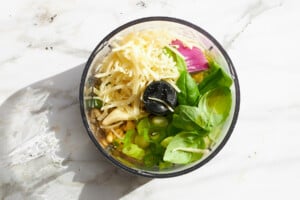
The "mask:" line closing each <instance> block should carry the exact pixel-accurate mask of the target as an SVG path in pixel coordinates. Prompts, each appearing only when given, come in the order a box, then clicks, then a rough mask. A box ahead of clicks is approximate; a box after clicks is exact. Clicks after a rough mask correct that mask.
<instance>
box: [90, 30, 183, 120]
mask: <svg viewBox="0 0 300 200" xmlns="http://www.w3.org/2000/svg"><path fill="white" fill-rule="evenodd" d="M173 39H174V37H172V35H171V34H170V33H168V32H167V31H163V30H143V31H138V32H132V33H129V34H127V35H125V36H123V37H119V38H118V39H117V40H116V41H114V42H113V43H112V44H111V45H112V51H111V53H110V54H109V55H108V56H107V57H105V58H104V59H103V61H102V62H100V63H98V66H96V67H95V68H96V73H95V77H96V78H99V79H100V80H101V81H100V86H99V88H94V91H95V93H96V95H97V96H98V97H99V98H100V99H101V100H102V101H103V106H102V108H101V110H102V111H103V113H107V116H106V118H110V119H112V116H109V115H111V114H113V113H114V112H113V110H114V109H119V110H120V111H121V112H124V113H127V114H128V116H130V119H132V118H134V119H139V118H140V117H143V116H145V115H147V113H145V111H144V110H143V109H142V101H141V95H142V93H143V91H144V90H145V88H146V87H147V85H148V84H149V83H151V82H152V81H158V80H165V81H167V82H169V83H170V84H171V85H176V80H177V79H178V77H179V73H178V70H177V68H176V66H175V64H176V63H175V62H174V61H173V59H172V58H170V57H169V56H168V55H166V54H165V53H164V52H163V48H164V47H165V46H167V45H169V44H170V43H171V41H172V40H173ZM99 65H101V67H99ZM176 89H177V88H176ZM116 119H118V118H116ZM104 121H105V119H104ZM113 123H116V121H111V120H110V122H109V124H113ZM109 124H106V125H109Z"/></svg>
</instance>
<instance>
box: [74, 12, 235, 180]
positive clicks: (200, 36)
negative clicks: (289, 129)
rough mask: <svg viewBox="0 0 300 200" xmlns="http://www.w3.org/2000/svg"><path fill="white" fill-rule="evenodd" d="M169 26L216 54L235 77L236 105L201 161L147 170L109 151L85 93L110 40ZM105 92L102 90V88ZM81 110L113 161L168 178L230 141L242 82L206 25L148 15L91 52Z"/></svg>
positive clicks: (137, 171) (95, 139)
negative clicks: (93, 119) (102, 140)
mask: <svg viewBox="0 0 300 200" xmlns="http://www.w3.org/2000/svg"><path fill="white" fill-rule="evenodd" d="M161 27H163V28H164V29H167V30H168V31H170V32H174V33H176V34H179V35H183V36H185V37H186V38H189V39H192V40H194V41H197V42H199V45H201V47H202V48H203V49H205V50H208V51H209V52H210V54H211V55H213V58H214V60H216V61H217V62H218V63H219V64H220V65H221V66H222V68H223V70H225V71H226V72H227V73H228V74H229V75H230V76H231V78H232V80H233V84H232V86H231V88H230V89H231V92H232V106H231V111H230V114H229V117H228V118H227V120H226V123H225V125H224V126H223V127H222V131H221V133H220V136H219V138H218V140H217V142H216V143H215V145H214V146H213V147H212V149H211V151H210V152H209V153H208V154H206V155H205V156H203V157H202V158H201V159H200V160H198V161H195V162H193V163H191V164H186V165H178V166H177V165H175V166H174V167H171V168H167V169H164V170H158V169H155V168H154V169H147V168H142V167H137V166H132V165H128V164H125V163H124V162H121V161H120V160H118V159H116V158H115V157H114V156H113V155H112V154H111V153H110V151H109V149H107V148H105V147H104V146H103V144H100V142H99V138H98V137H99V134H101V133H102V130H101V129H97V130H95V127H92V126H93V125H92V124H91V122H90V121H89V120H88V116H87V115H88V114H87V108H86V105H85V99H84V94H85V92H86V91H85V90H86V89H87V87H86V86H87V84H91V78H90V77H92V75H93V73H94V71H95V68H96V66H97V65H98V64H99V62H101V60H102V59H103V58H104V57H105V56H107V55H108V54H109V53H110V51H111V45H110V43H111V42H112V41H113V40H115V38H117V37H119V36H122V35H125V34H127V33H130V32H134V31H140V30H145V29H152V28H161ZM100 92H101V91H100ZM79 100H80V110H81V116H82V119H83V123H84V126H85V128H86V130H87V133H88V135H89V137H90V138H91V140H92V141H93V143H94V144H95V145H96V147H97V148H98V150H99V151H100V152H101V153H102V154H103V155H104V156H105V157H106V158H107V159H108V160H109V161H111V162H112V163H113V164H115V165H116V166H118V167H120V168H122V169H124V170H126V171H128V172H131V173H133V174H136V175H141V176H146V177H151V178H165V177H174V176H178V175H182V174H186V173H188V172H191V171H193V170H195V169H197V168H199V167H201V166H203V165H204V164H206V163H207V162H208V161H210V160H211V159H212V158H213V157H215V156H216V154H218V152H219V151H220V150H221V149H222V148H223V147H224V145H225V144H226V142H227V141H228V139H229V137H230V135H231V134H232V132H233V129H234V126H235V124H236V121H237V117H238V112H239V105H240V91H239V83H238V78H237V74H236V71H235V69H234V66H233V64H232V62H231V60H230V58H229V56H228V54H227V53H226V51H225V50H224V49H223V47H222V46H221V45H220V44H219V42H217V40H216V39H214V38H213V37H212V36H211V35H210V34H209V33H208V32H206V31H205V30H203V29H202V28H200V27H198V26H196V25H194V24H192V23H190V22H187V21H184V20H182V19H177V18H170V17H147V18H141V19H137V20H134V21H131V22H129V23H126V24H124V25H122V26H120V27H118V28H117V29H115V30H113V31H112V32H111V33H109V34H108V35H107V36H106V37H105V38H104V39H103V40H102V41H101V42H100V43H99V44H98V45H97V46H96V48H95V49H94V50H93V52H92V54H91V55H90V57H89V59H88V61H87V63H86V66H85V68H84V70H83V74H82V78H81V83H80V96H79Z"/></svg>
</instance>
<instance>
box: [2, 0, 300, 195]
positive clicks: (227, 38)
mask: <svg viewBox="0 0 300 200" xmlns="http://www.w3.org/2000/svg"><path fill="white" fill-rule="evenodd" d="M152 15H166V16H173V17H178V18H183V19H186V20H188V21H191V22H193V23H195V24H198V25H199V26H201V27H203V28H204V29H206V30H207V31H209V32H210V33H211V34H212V35H214V36H215V37H216V39H217V40H219V42H220V43H221V44H223V45H224V46H225V48H226V49H227V51H228V53H229V55H230V56H231V58H232V60H233V62H234V64H235V67H236V70H237V72H238V75H239V79H240V85H241V92H242V96H241V99H242V101H241V110H240V115H239V120H238V123H237V126H236V129H235V130H234V133H233V135H232V137H231V138H230V140H229V142H228V143H227V145H226V146H225V148H224V149H223V150H222V151H221V152H220V153H219V154H218V155H217V156H216V157H215V158H214V159H213V160H212V161H211V162H209V163H208V164H207V165H205V166H204V167H202V168H200V169H198V170H196V171H194V172H192V173H190V174H187V175H183V176H180V177H176V178H171V179H147V178H143V177H136V176H133V175H130V174H127V173H125V172H123V171H121V170H119V169H117V168H115V167H114V166H112V165H111V164H110V163H109V162H107V161H106V160H105V159H104V158H103V157H102V155H101V154H100V153H99V152H98V151H97V150H96V148H95V147H94V145H93V144H92V142H91V141H90V139H89V138H88V136H87V135H86V133H85V130H84V128H83V125H82V122H81V118H80V113H79V104H78V86H79V79H80V76H81V72H82V69H83V65H84V64H83V63H84V62H85V61H86V60H87V58H88V55H89V53H90V52H91V50H92V49H93V48H94V47H95V45H96V44H97V43H98V42H99V40H100V39H101V38H102V37H104V36H105V35H106V34H107V33H109V32H110V31H111V30H112V29H113V28H116V27H117V26H119V25H121V24H123V23H125V22H128V21H129V20H132V19H136V18H139V17H144V16H152ZM299 37H300V2H299V1H298V0H293V1H292V0H290V1H289V0H245V1H241V0H229V1H217V0H211V1H208V0H206V1H204V0H197V1H194V0H184V1H182V0H172V1H171V0H152V1H151V0H144V1H138V0H123V1H121V0H120V1H117V0H110V1H99V0H87V1H83V0H81V1H79V0H73V1H71V0H64V1H61V0H52V1H50V0H22V1H21V0H9V1H3V2H2V4H1V7H0V199H5V200H15V199H16V200H18V199H64V200H69V199H82V200H85V199H88V200H89V199H105V200H106V199H108V200H109V199H147V200H148V199H153V200H156V199H186V198H187V197H188V198H189V199H251V200H253V199H295V200H296V199H300V194H299V189H298V188H299V185H300V131H299V128H298V126H299V125H298V124H299V121H300V90H299V87H300V79H299V75H300V66H299V62H298V60H299V55H300V54H299V51H298V50H297V46H299V45H300V39H299Z"/></svg>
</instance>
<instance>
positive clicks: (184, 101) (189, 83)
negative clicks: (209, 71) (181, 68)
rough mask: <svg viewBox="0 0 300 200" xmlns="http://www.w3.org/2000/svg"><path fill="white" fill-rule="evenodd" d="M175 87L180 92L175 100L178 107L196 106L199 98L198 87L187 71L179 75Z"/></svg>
mask: <svg viewBox="0 0 300 200" xmlns="http://www.w3.org/2000/svg"><path fill="white" fill-rule="evenodd" d="M176 85H177V86H178V88H179V89H180V92H179V93H178V94H177V100H178V103H179V104H180V105H190V106H193V105H197V103H198V98H199V96H200V93H199V91H198V86H197V83H196V82H195V80H194V79H193V78H192V77H191V75H190V74H189V73H188V72H187V71H185V72H182V73H181V74H180V76H179V78H178V80H177V82H176Z"/></svg>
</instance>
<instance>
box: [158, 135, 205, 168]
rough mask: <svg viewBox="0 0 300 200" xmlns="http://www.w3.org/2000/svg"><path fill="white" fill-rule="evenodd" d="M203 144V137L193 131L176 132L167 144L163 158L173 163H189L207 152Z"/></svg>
mask: <svg viewBox="0 0 300 200" xmlns="http://www.w3.org/2000/svg"><path fill="white" fill-rule="evenodd" d="M203 146H205V143H204V140H203V138H202V137H199V135H197V134H195V133H194V132H181V133H178V134H177V135H176V136H175V137H174V138H173V139H172V140H171V142H170V144H169V145H168V147H167V149H166V151H165V154H164V157H163V160H164V161H167V162H171V163H175V164H187V163H191V162H193V161H196V160H198V159H200V158H201V157H202V156H203V154H205V153H207V152H208V150H207V149H203V148H202V147H203Z"/></svg>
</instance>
